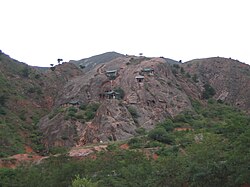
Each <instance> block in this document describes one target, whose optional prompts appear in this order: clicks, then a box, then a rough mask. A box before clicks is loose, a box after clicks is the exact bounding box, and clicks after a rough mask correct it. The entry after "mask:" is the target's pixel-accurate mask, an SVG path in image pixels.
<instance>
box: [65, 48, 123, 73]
mask: <svg viewBox="0 0 250 187" xmlns="http://www.w3.org/2000/svg"><path fill="white" fill-rule="evenodd" d="M123 56H124V55H123V54H120V53H117V52H107V53H103V54H99V55H95V56H92V57H89V58H84V59H82V60H71V61H69V62H70V63H73V64H75V65H77V66H80V65H81V66H82V67H84V68H83V69H84V71H85V72H86V71H88V70H90V69H92V68H93V67H95V66H97V65H99V64H102V63H106V62H109V61H111V60H114V59H116V58H118V57H123Z"/></svg>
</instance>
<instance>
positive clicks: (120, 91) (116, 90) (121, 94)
mask: <svg viewBox="0 0 250 187" xmlns="http://www.w3.org/2000/svg"><path fill="white" fill-rule="evenodd" d="M114 91H115V92H117V93H118V94H119V95H118V99H123V98H124V96H125V92H124V90H123V89H122V88H120V87H119V88H115V89H114Z"/></svg>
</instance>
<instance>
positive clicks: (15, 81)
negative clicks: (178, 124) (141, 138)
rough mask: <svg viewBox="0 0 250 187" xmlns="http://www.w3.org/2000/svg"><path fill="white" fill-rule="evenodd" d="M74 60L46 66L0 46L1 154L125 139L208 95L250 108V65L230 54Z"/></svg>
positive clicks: (107, 56)
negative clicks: (24, 60) (14, 56)
mask: <svg viewBox="0 0 250 187" xmlns="http://www.w3.org/2000/svg"><path fill="white" fill-rule="evenodd" d="M74 63H75V64H78V67H77V66H75V65H74V64H73V63H63V64H60V65H57V66H55V68H52V69H48V70H47V71H45V72H43V71H42V72H41V71H38V70H37V69H36V68H32V67H29V66H27V65H26V64H23V63H20V62H18V61H15V60H13V59H11V58H10V57H8V56H7V55H5V54H3V53H1V55H0V70H1V71H0V84H1V87H0V90H1V92H0V104H1V105H0V117H1V118H0V119H1V120H0V123H1V131H0V133H1V140H0V141H1V142H0V143H1V144H0V145H1V150H3V151H2V153H3V154H2V155H1V156H5V155H6V154H7V155H11V154H15V153H21V152H24V150H25V149H24V148H25V146H30V145H31V147H32V148H33V149H35V150H37V151H39V150H42V149H43V147H42V146H45V148H46V149H47V150H50V149H51V148H53V147H64V146H66V147H72V146H80V145H85V144H88V143H99V142H109V141H117V140H127V139H129V138H131V137H133V136H135V135H138V134H140V133H141V132H144V131H148V130H151V129H153V128H154V127H155V125H156V124H157V123H159V122H160V121H163V120H165V119H166V118H173V117H175V116H176V115H178V114H180V113H182V112H184V111H194V110H193V103H194V101H199V102H200V103H202V104H203V105H206V103H207V100H208V99H210V98H213V99H216V100H218V102H224V103H227V104H230V105H232V106H236V107H238V108H239V109H242V110H244V111H246V112H248V113H249V112H250V103H249V102H250V100H249V98H250V97H249V96H250V89H249V85H250V67H249V65H246V64H242V63H240V62H238V61H235V60H232V59H225V58H209V59H198V60H193V61H190V62H187V63H183V64H182V63H179V62H177V61H173V60H171V59H166V58H163V57H160V58H147V57H143V56H140V57H136V56H129V55H126V56H124V55H121V54H118V53H105V54H103V55H97V56H95V57H91V58H90V59H84V60H82V61H81V62H76V61H75V62H74ZM80 64H81V65H82V67H80ZM2 137H3V138H2ZM41 142H42V143H43V144H41ZM41 145H42V146H41Z"/></svg>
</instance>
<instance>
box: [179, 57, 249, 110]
mask: <svg viewBox="0 0 250 187" xmlns="http://www.w3.org/2000/svg"><path fill="white" fill-rule="evenodd" d="M183 67H184V69H185V70H186V71H187V72H189V73H190V74H191V75H192V76H193V77H192V78H193V79H194V80H195V82H196V85H197V86H198V87H199V89H200V90H204V84H206V83H208V84H209V85H211V86H212V87H213V88H214V89H215V95H214V96H213V97H214V98H215V99H216V100H219V101H220V102H224V103H228V104H230V105H232V106H235V107H237V108H239V109H242V110H244V111H246V112H247V113H250V99H249V98H250V66H249V65H247V64H244V63H241V62H239V61H237V60H233V59H227V58H219V57H215V58H208V59H197V60H192V61H190V62H187V63H185V64H183Z"/></svg>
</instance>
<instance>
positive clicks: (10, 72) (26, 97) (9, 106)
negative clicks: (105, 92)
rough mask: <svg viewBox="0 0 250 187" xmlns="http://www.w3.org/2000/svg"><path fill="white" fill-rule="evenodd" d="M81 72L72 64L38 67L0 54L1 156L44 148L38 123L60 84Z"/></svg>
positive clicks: (52, 101) (47, 110) (47, 111)
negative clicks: (30, 148) (54, 67)
mask: <svg viewBox="0 0 250 187" xmlns="http://www.w3.org/2000/svg"><path fill="white" fill-rule="evenodd" d="M81 73H82V72H81V71H80V70H79V69H78V68H77V67H76V66H74V65H73V64H62V65H59V66H57V67H56V69H55V71H51V70H48V71H47V72H44V73H42V72H40V71H37V70H36V69H35V68H32V67H30V66H28V65H27V64H24V63H21V62H18V61H16V60H14V59H11V58H10V57H9V56H8V55H6V54H4V53H2V52H1V54H0V137H1V138H0V150H1V151H0V157H2V156H6V155H13V154H16V153H23V152H24V151H25V147H27V146H28V147H30V146H31V147H32V148H33V149H34V150H35V151H39V150H42V144H41V142H40V140H41V137H42V135H41V133H40V132H39V130H38V126H37V123H38V121H39V120H40V118H41V117H42V116H44V115H46V114H47V113H49V112H50V110H51V109H52V107H53V106H54V100H55V98H56V96H57V93H58V91H59V90H60V87H62V86H63V85H64V84H65V83H66V82H67V81H68V79H70V78H72V77H74V76H76V75H79V74H81Z"/></svg>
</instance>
